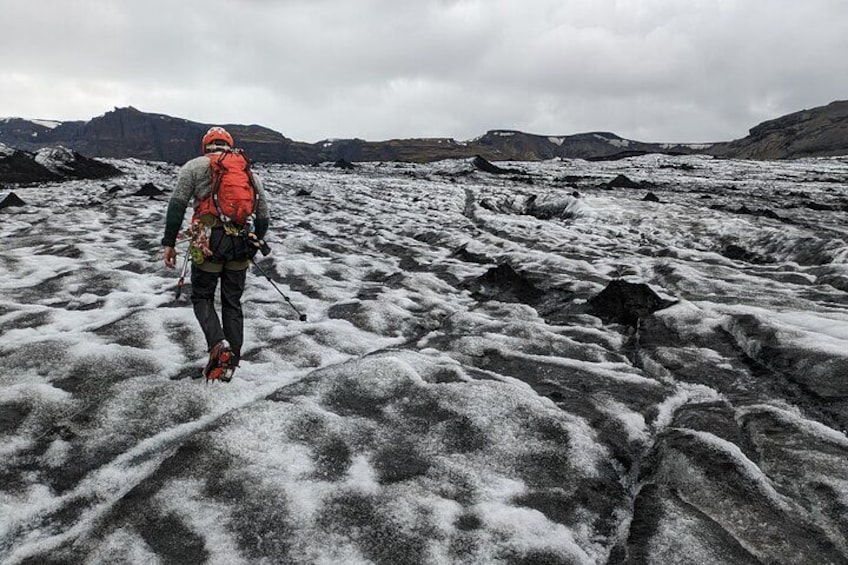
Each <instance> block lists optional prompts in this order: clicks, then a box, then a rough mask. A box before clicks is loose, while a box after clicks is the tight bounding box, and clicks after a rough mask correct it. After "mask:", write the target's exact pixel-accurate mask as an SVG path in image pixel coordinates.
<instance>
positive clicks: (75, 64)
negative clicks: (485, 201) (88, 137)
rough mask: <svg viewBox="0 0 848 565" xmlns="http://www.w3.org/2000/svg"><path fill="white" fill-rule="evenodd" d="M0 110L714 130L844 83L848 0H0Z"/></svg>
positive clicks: (808, 100)
mask: <svg viewBox="0 0 848 565" xmlns="http://www.w3.org/2000/svg"><path fill="white" fill-rule="evenodd" d="M0 14H2V16H0V18H2V19H0V54H2V55H0V57H2V58H0V117H15V116H19V117H25V118H44V119H57V120H87V119H90V118H92V117H94V116H98V115H102V114H104V113H105V112H107V111H109V110H111V109H113V108H114V107H121V106H130V105H131V106H134V107H136V108H138V109H139V110H143V111H146V112H155V113H162V114H168V115H171V116H177V117H182V118H186V119H189V120H193V121H198V122H203V123H243V124H250V123H256V124H261V125H264V126H267V127H270V128H272V129H274V130H277V131H279V132H281V133H282V134H284V135H286V136H287V137H290V138H293V139H295V140H298V141H308V142H315V141H319V140H322V139H326V138H333V137H336V138H349V137H359V138H364V139H368V140H381V139H390V138H403V137H453V138H456V139H458V140H467V139H471V138H474V137H476V136H478V135H481V134H483V133H485V132H486V131H487V130H490V129H518V130H522V131H525V132H528V133H538V134H546V135H568V134H573V133H581V132H586V131H611V132H614V133H617V134H619V135H621V136H622V137H626V138H630V139H637V140H641V141H677V142H686V141H692V142H697V141H726V140H731V139H736V138H739V137H744V136H745V135H747V132H748V129H749V128H750V127H752V126H754V125H756V124H757V123H759V122H761V121H763V120H767V119H771V118H775V117H778V116H780V115H783V114H786V113H789V112H794V111H797V110H801V109H804V108H811V107H814V106H821V105H824V104H827V103H829V102H832V101H834V100H843V99H848V0H278V1H275V0H228V1H222V0H210V1H207V2H194V1H192V2H187V1H185V2H184V1H173V0H168V1H166V0H144V1H135V0H113V1H107V0H101V1H94V0H0Z"/></svg>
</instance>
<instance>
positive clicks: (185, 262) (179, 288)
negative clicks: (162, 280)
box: [177, 246, 191, 300]
mask: <svg viewBox="0 0 848 565" xmlns="http://www.w3.org/2000/svg"><path fill="white" fill-rule="evenodd" d="M190 252H191V246H189V247H187V248H186V254H185V257H184V258H183V268H182V269H180V278H179V280H178V281H177V300H179V299H180V294H182V292H183V287H184V286H185V276H186V270H187V269H188V257H189V255H190V254H191V253H190Z"/></svg>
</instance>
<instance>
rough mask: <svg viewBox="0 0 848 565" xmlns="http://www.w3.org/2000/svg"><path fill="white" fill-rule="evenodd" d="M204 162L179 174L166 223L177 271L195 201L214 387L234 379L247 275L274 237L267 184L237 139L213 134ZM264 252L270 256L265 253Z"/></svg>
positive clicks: (197, 299)
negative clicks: (179, 246) (269, 235)
mask: <svg viewBox="0 0 848 565" xmlns="http://www.w3.org/2000/svg"><path fill="white" fill-rule="evenodd" d="M201 149H202V152H203V155H202V156H200V157H195V158H194V159H192V160H190V161H189V162H187V163H186V164H185V165H183V167H182V168H181V169H180V171H179V175H178V176H177V186H176V188H175V189H174V194H173V195H172V196H171V200H170V202H169V203H168V212H167V214H166V216H165V236H164V237H163V238H162V245H163V246H164V258H165V266H166V267H169V268H173V267H174V266H175V265H176V260H177V251H176V249H175V246H176V238H177V234H178V233H179V231H180V228H181V226H182V222H183V216H184V215H185V210H186V207H187V206H188V204H189V201H191V200H192V199H193V206H194V215H193V217H192V220H191V227H190V228H189V234H190V236H191V243H190V244H189V251H188V253H189V254H190V256H191V262H192V264H191V302H192V305H193V307H194V315H195V316H196V317H197V321H198V322H199V323H200V327H201V329H202V330H203V334H204V336H205V337H206V345H207V347H208V351H209V361H208V362H207V363H206V367H205V368H204V369H203V373H202V375H203V376H204V377H206V379H207V380H211V379H221V380H223V381H225V382H227V381H229V380H230V379H231V378H232V375H233V372H234V371H235V369H236V367H238V364H239V359H240V358H241V349H242V345H243V343H244V316H243V314H242V308H241V296H242V293H243V292H244V286H245V280H246V278H247V267H248V266H249V265H250V262H251V260H252V258H253V256H254V255H255V254H256V251H257V249H258V247H259V244H260V243H261V244H262V245H264V241H263V237H264V236H265V233H266V232H267V231H268V224H269V216H268V204H267V202H266V200H265V191H264V189H263V187H262V183H261V182H260V181H259V179H257V178H256V177H255V176H254V175H253V174H252V173H251V171H250V168H249V161H248V160H247V158H246V157H245V156H244V155H243V154H242V153H241V151H240V150H238V149H236V148H235V144H234V143H233V138H232V136H231V135H230V134H229V133H228V132H227V131H226V130H225V129H224V128H222V127H217V126H216V127H212V128H210V129H209V131H207V132H206V135H204V136H203V140H202V143H201ZM263 252H264V250H263ZM219 280H220V281H221V318H220V319H219V318H218V313H217V312H216V311H215V290H216V288H217V286H218V281H219Z"/></svg>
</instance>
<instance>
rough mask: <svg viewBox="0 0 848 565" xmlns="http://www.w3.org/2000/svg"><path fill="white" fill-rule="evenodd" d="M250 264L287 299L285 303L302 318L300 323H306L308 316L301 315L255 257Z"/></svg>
mask: <svg viewBox="0 0 848 565" xmlns="http://www.w3.org/2000/svg"><path fill="white" fill-rule="evenodd" d="M250 262H251V263H253V266H254V267H256V268H257V269H259V272H260V273H262V274H263V275H264V276H265V278H266V279H268V282H269V283H271V286H273V287H274V290H276V291H277V292H279V293H280V296H282V297H283V298H284V299H285V301H286V302H288V303H289V306H291V307H292V310H294V311H295V312H297V315H298V317H299V318H300V321H301V322H305V321H306V314H301V313H300V310H298V309H297V306H295V305H294V304H292V301H291V300H289V297H288V296H286V295H285V294H283V291H282V290H280V289H279V287H277V283H275V282H274V281H273V280H271V277H269V276H268V273H266V272H265V269H263V268H262V267H260V266H259V264H258V263H257V262H256V261H255V260H254V259H253V257H251V258H250Z"/></svg>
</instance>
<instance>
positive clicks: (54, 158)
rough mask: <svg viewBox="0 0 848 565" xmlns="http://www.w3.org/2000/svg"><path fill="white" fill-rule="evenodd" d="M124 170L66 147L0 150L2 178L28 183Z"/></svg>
mask: <svg viewBox="0 0 848 565" xmlns="http://www.w3.org/2000/svg"><path fill="white" fill-rule="evenodd" d="M120 174H122V172H121V171H120V169H118V168H116V167H114V166H112V165H110V164H108V163H103V162H102V161H98V160H96V159H91V158H88V157H84V156H83V155H80V154H79V153H77V152H76V151H71V150H70V149H66V148H64V147H52V148H45V149H41V150H40V151H39V152H38V154H34V153H29V152H27V151H21V150H9V151H3V152H0V182H7V183H17V184H29V183H41V182H53V181H61V180H65V179H72V178H78V179H103V178H109V177H114V176H117V175H120Z"/></svg>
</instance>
